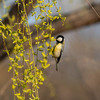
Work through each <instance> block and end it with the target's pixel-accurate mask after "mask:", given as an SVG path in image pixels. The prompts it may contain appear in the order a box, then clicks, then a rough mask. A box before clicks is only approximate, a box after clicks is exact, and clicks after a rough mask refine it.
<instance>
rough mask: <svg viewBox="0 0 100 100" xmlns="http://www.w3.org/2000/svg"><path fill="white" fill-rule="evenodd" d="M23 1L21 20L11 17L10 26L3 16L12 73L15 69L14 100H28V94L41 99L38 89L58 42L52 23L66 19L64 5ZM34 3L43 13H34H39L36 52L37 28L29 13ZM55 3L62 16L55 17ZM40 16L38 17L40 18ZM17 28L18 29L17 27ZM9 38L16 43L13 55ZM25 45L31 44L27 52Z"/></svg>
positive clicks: (31, 99)
mask: <svg viewBox="0 0 100 100" xmlns="http://www.w3.org/2000/svg"><path fill="white" fill-rule="evenodd" d="M21 1H22V4H23V7H24V9H23V11H21V20H20V22H15V19H16V16H12V17H8V19H9V22H10V24H7V25H4V24H3V23H2V22H1V21H2V20H1V19H0V35H2V38H3V42H4V46H5V51H6V53H7V54H8V57H9V60H10V66H9V69H8V72H9V71H11V70H12V71H13V78H12V81H13V84H12V89H13V91H14V100H15V97H17V98H18V100H25V95H26V94H27V95H28V96H29V100H39V94H38V90H39V87H40V85H42V84H43V81H44V80H45V78H44V75H43V70H45V69H47V68H48V67H49V66H50V64H49V62H48V59H47V58H48V56H49V55H52V49H53V48H52V47H51V42H53V41H55V38H54V37H53V36H52V32H53V31H54V30H55V29H54V28H53V26H52V22H53V21H54V20H55V19H59V18H60V19H62V20H63V21H64V20H65V18H64V17H62V16H61V14H60V10H61V7H59V8H57V6H56V3H57V0H51V1H50V0H48V3H45V2H44V0H37V5H33V0H31V2H29V3H27V4H25V2H24V0H21ZM50 2H51V3H50ZM15 3H18V7H19V6H20V3H19V0H16V2H15ZM30 5H32V7H33V9H36V8H40V14H38V12H35V11H34V12H32V16H35V21H36V24H35V25H34V27H35V29H36V31H37V36H36V37H35V38H34V39H35V44H36V46H37V50H36V51H34V49H33V47H32V40H33V38H32V34H33V33H34V31H33V32H31V31H30V27H29V23H28V17H27V13H26V7H28V6H30ZM54 6H55V9H56V10H57V12H58V15H59V16H52V10H51V8H52V7H54ZM47 8H49V9H47ZM36 15H38V16H37V17H36ZM8 16H9V15H8ZM39 19H41V24H37V21H38V20H39ZM14 27H16V30H14ZM39 30H41V34H39ZM8 38H11V39H12V44H13V45H14V48H13V52H12V53H13V56H11V55H9V50H8V48H7V46H6V40H7V39H8ZM46 38H48V39H49V42H47V41H46ZM40 40H41V41H40ZM25 44H28V49H29V51H28V53H27V54H26V52H25ZM39 54H41V56H42V58H40V57H39ZM35 59H36V61H35ZM40 65H41V66H40ZM39 66H40V67H39Z"/></svg>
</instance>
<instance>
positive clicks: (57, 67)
mask: <svg viewBox="0 0 100 100" xmlns="http://www.w3.org/2000/svg"><path fill="white" fill-rule="evenodd" d="M56 71H58V61H57V59H56Z"/></svg>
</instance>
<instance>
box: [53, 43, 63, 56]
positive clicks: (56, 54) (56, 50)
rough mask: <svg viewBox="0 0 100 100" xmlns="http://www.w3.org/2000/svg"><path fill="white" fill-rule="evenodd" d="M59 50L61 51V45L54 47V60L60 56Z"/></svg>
mask: <svg viewBox="0 0 100 100" xmlns="http://www.w3.org/2000/svg"><path fill="white" fill-rule="evenodd" d="M61 49H62V44H61V43H59V44H57V45H56V46H55V49H54V56H55V57H56V58H58V57H59V56H60V53H61Z"/></svg>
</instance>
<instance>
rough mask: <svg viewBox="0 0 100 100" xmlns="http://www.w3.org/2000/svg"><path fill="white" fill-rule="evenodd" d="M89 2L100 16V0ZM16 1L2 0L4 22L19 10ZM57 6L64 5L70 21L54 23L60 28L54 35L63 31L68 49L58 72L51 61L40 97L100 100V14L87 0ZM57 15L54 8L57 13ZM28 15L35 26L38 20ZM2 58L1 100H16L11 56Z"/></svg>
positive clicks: (65, 0)
mask: <svg viewBox="0 0 100 100" xmlns="http://www.w3.org/2000/svg"><path fill="white" fill-rule="evenodd" d="M89 1H90V3H91V4H92V6H93V7H94V8H95V10H96V11H97V13H98V14H99V15H100V0H89ZM14 2H15V0H5V2H4V0H0V17H1V18H4V22H5V19H6V17H7V14H8V13H10V14H15V13H16V10H15V9H13V10H12V8H13V7H15V6H14ZM45 2H46V0H45ZM4 3H5V5H6V7H9V6H11V8H10V9H9V10H8V11H7V10H6V9H5V7H4ZM57 6H58V7H59V6H61V7H62V10H61V13H62V15H63V16H65V17H66V18H67V21H65V25H64V26H61V23H60V21H59V20H58V21H56V22H54V23H53V25H54V27H55V28H56V30H57V31H54V37H56V36H57V35H58V34H62V35H63V36H64V37H65V48H64V52H63V55H62V58H61V61H60V62H59V65H58V67H59V71H58V72H57V71H56V70H55V61H54V60H53V59H50V60H49V61H50V64H51V66H50V67H49V68H48V69H47V70H46V71H45V75H46V80H45V82H44V85H43V86H41V87H40V100H100V44H99V43H100V17H99V16H98V15H97V14H96V13H95V12H94V11H93V9H92V8H91V7H90V5H89V4H88V2H87V0H58V2H57ZM36 11H38V9H36ZM30 12H31V10H30ZM56 14H57V13H56V10H54V9H53V15H56ZM15 15H16V14H15ZM28 15H29V16H28V19H29V24H30V26H31V27H32V25H33V24H34V23H35V20H34V18H33V17H32V16H31V14H30V13H29V14H28ZM1 43H2V42H1ZM1 43H0V45H2V44H1ZM53 45H54V44H53ZM2 49H3V48H2V46H0V50H2ZM0 53H1V52H0ZM0 57H1V58H0V100H13V91H12V88H11V83H12V82H11V79H10V78H11V77H12V73H11V72H10V73H8V71H7V70H8V63H9V59H8V57H7V56H5V55H2V53H1V54H0Z"/></svg>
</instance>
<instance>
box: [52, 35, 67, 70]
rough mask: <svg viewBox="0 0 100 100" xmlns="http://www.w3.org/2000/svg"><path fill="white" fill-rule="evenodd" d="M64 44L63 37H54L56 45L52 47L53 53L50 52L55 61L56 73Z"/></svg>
mask: <svg viewBox="0 0 100 100" xmlns="http://www.w3.org/2000/svg"><path fill="white" fill-rule="evenodd" d="M64 42H65V39H64V36H63V35H58V36H57V37H56V44H55V45H54V47H53V51H52V53H53V57H54V58H55V61H56V71H58V66H57V64H58V63H59V61H60V58H61V56H62V52H63V50H64Z"/></svg>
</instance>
